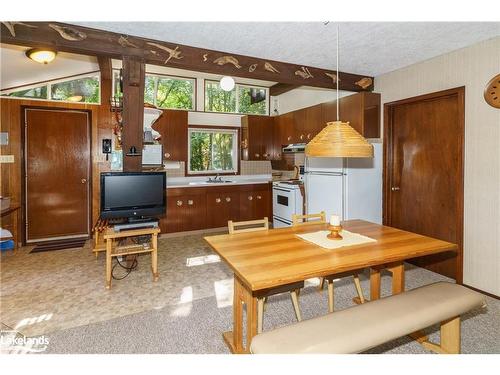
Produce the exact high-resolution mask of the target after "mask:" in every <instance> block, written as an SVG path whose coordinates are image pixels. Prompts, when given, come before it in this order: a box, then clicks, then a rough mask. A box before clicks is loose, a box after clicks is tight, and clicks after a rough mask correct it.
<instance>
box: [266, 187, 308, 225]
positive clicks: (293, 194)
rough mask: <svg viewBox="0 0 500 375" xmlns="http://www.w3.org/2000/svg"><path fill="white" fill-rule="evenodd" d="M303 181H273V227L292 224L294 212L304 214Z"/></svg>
mask: <svg viewBox="0 0 500 375" xmlns="http://www.w3.org/2000/svg"><path fill="white" fill-rule="evenodd" d="M301 185H302V181H279V182H273V227H274V228H282V227H289V226H291V225H292V215H293V214H300V215H302V214H303V207H304V199H303V197H302V193H301V191H300V188H301Z"/></svg>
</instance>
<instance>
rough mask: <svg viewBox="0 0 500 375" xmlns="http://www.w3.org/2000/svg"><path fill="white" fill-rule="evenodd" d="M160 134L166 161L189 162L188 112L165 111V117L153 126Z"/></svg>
mask: <svg viewBox="0 0 500 375" xmlns="http://www.w3.org/2000/svg"><path fill="white" fill-rule="evenodd" d="M152 128H153V129H154V130H156V131H157V132H158V133H160V135H161V138H160V143H161V144H162V145H163V155H164V159H165V160H172V161H184V162H185V161H187V153H188V151H187V147H188V138H187V137H188V112H187V111H181V110H174V109H164V110H163V115H162V116H161V117H160V118H159V119H158V121H157V122H156V123H155V124H154V125H153V126H152Z"/></svg>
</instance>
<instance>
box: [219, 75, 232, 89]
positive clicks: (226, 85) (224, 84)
mask: <svg viewBox="0 0 500 375" xmlns="http://www.w3.org/2000/svg"><path fill="white" fill-rule="evenodd" d="M219 85H220V88H221V89H222V90H224V91H231V90H232V89H234V85H235V82H234V78H233V77H229V76H224V77H222V78H221V80H220V82H219Z"/></svg>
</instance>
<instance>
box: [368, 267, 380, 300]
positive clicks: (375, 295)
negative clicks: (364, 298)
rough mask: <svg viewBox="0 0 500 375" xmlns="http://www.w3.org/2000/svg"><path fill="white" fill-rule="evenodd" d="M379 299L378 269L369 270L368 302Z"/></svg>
mask: <svg viewBox="0 0 500 375" xmlns="http://www.w3.org/2000/svg"><path fill="white" fill-rule="evenodd" d="M379 298H380V268H370V301H375V300H376V299H379Z"/></svg>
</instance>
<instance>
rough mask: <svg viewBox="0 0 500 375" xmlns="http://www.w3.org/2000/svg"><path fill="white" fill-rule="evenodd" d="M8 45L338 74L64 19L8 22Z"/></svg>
mask: <svg viewBox="0 0 500 375" xmlns="http://www.w3.org/2000/svg"><path fill="white" fill-rule="evenodd" d="M0 40H1V42H2V43H7V44H16V45H25V46H31V47H50V48H54V49H56V50H57V51H64V52H71V53H78V54H84V55H92V56H99V55H102V56H107V57H111V58H116V59H122V58H123V57H124V56H128V57H134V58H136V59H140V60H142V61H144V62H145V63H147V64H154V65H161V66H167V67H171V68H178V69H186V70H192V71H197V72H204V73H212V74H219V75H231V76H234V77H244V78H250V79H257V80H264V81H271V82H278V83H283V84H289V85H296V86H312V87H322V88H328V89H334V88H335V87H336V78H337V75H336V72H335V71H332V70H327V69H321V68H315V67H310V66H305V65H297V64H290V63H285V62H280V61H273V60H266V59H262V58H256V57H250V56H243V55H236V54H231V53H227V52H220V51H213V50H208V49H204V48H196V47H190V46H185V45H181V44H175V43H169V42H163V41H157V40H153V39H146V38H139V37H135V36H131V35H125V34H118V33H113V32H109V31H103V30H97V29H92V28H88V27H83V26H75V25H70V24H65V23H60V22H2V26H1V33H0ZM339 76H340V80H339V88H340V89H341V90H346V91H372V90H373V77H369V76H362V75H358V74H352V73H346V72H339Z"/></svg>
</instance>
